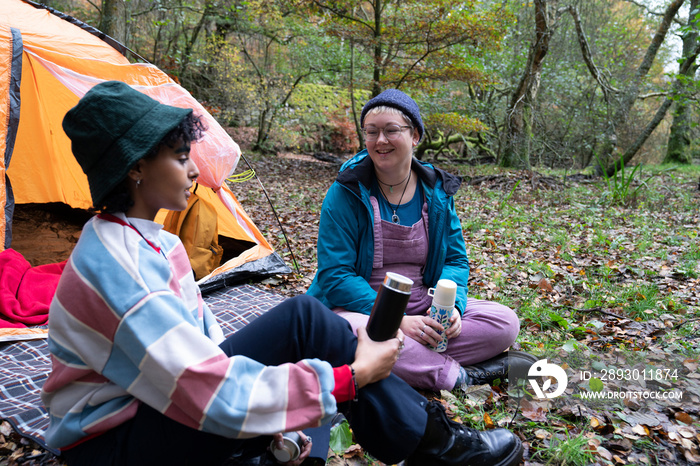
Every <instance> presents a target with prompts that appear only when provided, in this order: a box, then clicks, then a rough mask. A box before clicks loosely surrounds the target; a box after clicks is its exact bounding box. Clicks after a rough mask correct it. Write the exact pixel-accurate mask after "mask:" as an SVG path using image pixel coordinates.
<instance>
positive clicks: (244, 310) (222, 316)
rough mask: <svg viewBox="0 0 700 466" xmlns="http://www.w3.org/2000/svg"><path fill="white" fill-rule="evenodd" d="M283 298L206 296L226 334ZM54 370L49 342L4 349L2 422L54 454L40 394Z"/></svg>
mask: <svg viewBox="0 0 700 466" xmlns="http://www.w3.org/2000/svg"><path fill="white" fill-rule="evenodd" d="M283 300H284V298H283V297H281V296H277V295H274V294H272V293H269V292H266V291H263V290H260V289H258V288H255V287H253V286H250V285H241V286H237V287H231V288H224V289H221V290H218V291H214V292H212V293H210V294H208V295H207V296H205V297H204V301H206V302H207V304H208V305H209V307H210V308H211V310H212V312H214V314H216V316H217V317H218V318H219V322H220V324H221V328H222V329H223V331H224V335H226V336H228V335H230V334H232V333H234V332H235V331H236V330H238V329H241V328H243V326H245V325H246V324H248V323H250V322H251V321H253V320H254V319H255V318H256V317H258V316H260V315H262V314H263V313H264V312H265V311H267V310H269V309H270V308H272V307H274V306H275V305H277V304H279V303H280V302H282V301H283ZM50 371H51V359H50V357H49V349H48V344H47V342H46V340H29V341H21V342H17V343H11V344H4V345H2V346H0V419H3V420H8V421H9V422H10V424H12V426H13V427H14V428H15V429H16V430H17V432H19V433H20V434H21V435H23V436H25V437H28V438H31V439H32V440H34V441H35V442H37V443H38V444H39V445H41V446H42V447H43V448H46V449H47V450H49V451H52V452H53V453H56V454H57V453H58V452H57V451H56V450H53V449H51V448H48V447H47V446H46V443H45V442H44V437H43V433H44V430H46V428H47V427H48V423H49V417H48V414H47V412H46V410H45V409H44V405H43V404H42V402H41V398H40V396H39V393H40V391H41V387H42V385H43V384H44V381H45V380H46V379H47V377H48V375H49V372H50Z"/></svg>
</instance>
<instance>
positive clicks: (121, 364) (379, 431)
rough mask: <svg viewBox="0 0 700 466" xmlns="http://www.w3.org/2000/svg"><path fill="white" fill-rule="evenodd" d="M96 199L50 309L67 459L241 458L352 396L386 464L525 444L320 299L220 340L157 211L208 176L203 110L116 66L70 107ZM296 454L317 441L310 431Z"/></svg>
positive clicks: (68, 126) (516, 451) (47, 396)
mask: <svg viewBox="0 0 700 466" xmlns="http://www.w3.org/2000/svg"><path fill="white" fill-rule="evenodd" d="M63 127H64V130H65V132H66V134H67V135H68V137H69V138H70V139H71V143H72V149H73V153H74V155H75V157H76V159H77V160H78V162H79V164H80V165H81V167H82V169H83V171H84V172H85V173H86V175H87V177H88V182H89V184H90V192H91V195H92V198H93V204H94V207H95V209H96V210H97V211H98V212H100V213H99V214H98V215H96V216H95V217H93V218H92V219H91V220H90V221H88V222H87V223H86V225H85V227H84V228H83V231H82V234H81V236H80V239H79V241H78V244H77V245H76V247H75V249H74V251H73V253H72V254H71V257H70V259H69V260H68V263H67V265H66V268H65V271H64V272H63V274H62V276H61V280H60V283H59V285H58V288H57V290H56V295H55V297H54V300H53V302H52V304H51V308H50V311H49V349H50V351H51V357H52V364H53V370H52V372H51V374H50V375H49V377H48V379H47V380H46V382H45V384H44V386H43V389H42V398H43V400H44V403H45V405H46V407H47V410H48V411H49V417H50V425H49V428H48V430H47V432H46V435H45V437H46V441H47V443H48V444H49V445H50V446H53V447H56V448H59V449H60V450H61V453H62V456H63V457H64V458H65V460H66V461H67V463H68V464H69V465H97V464H100V465H102V464H113V465H129V466H132V465H154V464H167V465H180V464H183V465H184V464H197V465H209V464H212V465H218V464H224V463H226V464H236V463H241V462H244V461H246V458H257V457H259V456H260V455H261V454H264V453H265V450H266V448H267V446H268V445H270V441H271V438H272V439H274V440H275V441H276V442H277V444H278V445H279V446H280V447H283V444H282V435H281V433H280V432H283V431H285V432H286V431H297V430H300V429H303V428H307V427H313V426H318V425H321V424H323V423H327V422H329V421H330V420H331V419H332V418H333V416H334V415H335V414H336V413H337V412H338V411H341V412H342V413H343V414H345V416H346V417H347V418H348V419H349V420H350V422H351V425H352V427H353V431H354V433H355V436H356V438H357V439H358V441H359V442H360V443H361V444H362V446H363V447H364V448H365V449H366V450H367V451H369V452H370V453H371V454H373V455H374V456H376V457H377V458H378V459H380V460H381V461H384V462H386V463H397V462H399V461H401V460H402V459H404V458H409V462H410V461H413V462H414V463H413V464H435V465H439V464H462V465H463V464H501V465H515V464H517V463H518V462H519V461H520V457H521V454H522V452H521V450H522V447H521V445H520V442H519V441H518V440H517V438H516V437H515V436H514V435H513V434H512V433H511V432H509V431H507V430H505V429H497V430H494V431H490V432H487V433H480V432H476V431H474V430H471V429H465V428H463V427H462V426H460V425H458V424H455V423H451V422H450V421H448V420H447V419H446V417H445V414H444V410H441V409H439V407H437V406H436V405H435V403H428V402H427V400H426V399H425V398H424V397H422V396H421V395H419V394H418V393H417V392H416V391H414V390H413V389H412V388H411V387H409V386H408V385H407V384H406V383H405V382H403V381H402V380H401V379H399V378H398V377H396V376H394V375H392V374H390V372H391V368H392V367H393V364H394V362H395V361H396V359H397V358H398V355H399V348H400V347H401V346H402V345H403V334H402V333H399V334H398V336H397V337H396V338H394V339H391V340H388V341H385V342H382V343H377V342H373V341H371V340H370V339H369V338H368V337H367V334H366V332H365V331H364V330H363V329H360V331H359V332H358V336H357V337H355V335H354V334H353V332H352V331H351V329H350V327H349V325H348V324H347V322H346V321H345V320H343V319H341V318H339V317H338V316H336V315H335V314H334V313H333V312H331V311H330V310H329V309H327V308H326V307H324V306H323V305H322V304H321V303H320V302H319V301H318V300H316V299H314V298H311V297H308V296H299V297H297V298H292V299H289V300H286V301H284V302H283V303H281V304H280V305H278V306H277V307H275V308H273V309H271V310H269V311H268V312H266V313H265V314H264V315H262V316H261V317H259V318H257V319H256V320H254V321H253V322H252V323H250V324H248V325H247V326H245V327H244V328H243V329H241V330H239V331H237V332H236V333H234V334H233V335H231V336H229V337H228V338H226V339H224V337H223V332H222V331H221V329H220V327H219V326H218V324H217V322H216V319H215V317H214V316H213V314H212V313H211V311H210V310H209V308H208V307H207V306H206V304H205V303H204V301H203V300H202V297H201V294H200V292H199V288H198V287H197V285H196V283H195V282H194V278H193V274H192V270H191V267H190V265H189V260H188V259H187V255H186V253H185V250H184V247H183V246H182V243H180V241H179V239H178V238H177V237H176V236H174V235H171V234H170V233H167V232H164V231H163V230H162V228H161V226H160V225H158V224H156V223H154V221H153V220H154V217H155V215H156V213H157V212H158V210H159V209H161V208H166V209H174V210H178V209H184V208H185V206H186V205H187V198H188V192H189V191H188V190H189V188H190V187H191V185H192V182H193V180H194V179H195V178H196V177H197V175H198V170H197V167H196V166H195V164H194V163H193V162H192V160H191V159H190V158H189V151H190V144H191V143H194V142H196V141H197V140H198V138H199V137H200V136H201V134H202V131H203V130H204V128H203V127H202V125H201V124H200V123H199V119H198V118H197V117H195V116H193V115H192V110H190V109H181V108H176V107H171V106H168V105H164V104H161V103H159V102H157V101H155V100H153V99H151V98H150V97H147V96H146V95H144V94H142V93H140V92H138V91H136V90H134V89H132V88H131V87H130V86H128V85H126V84H124V83H121V82H117V81H108V82H105V83H101V84H98V85H96V86H95V87H93V88H92V89H91V90H90V91H88V92H87V93H86V94H85V96H84V97H83V98H82V99H81V100H80V101H79V102H78V104H77V105H76V106H75V107H74V108H72V109H71V110H70V111H69V112H68V113H67V115H66V117H65V118H64V121H63ZM300 439H301V440H302V448H301V454H300V456H299V458H298V459H296V460H293V461H290V462H288V463H286V464H290V465H298V464H300V463H301V462H302V461H304V459H305V458H307V456H308V454H309V450H310V448H311V445H310V439H309V438H308V437H306V436H305V435H304V434H303V433H301V434H300Z"/></svg>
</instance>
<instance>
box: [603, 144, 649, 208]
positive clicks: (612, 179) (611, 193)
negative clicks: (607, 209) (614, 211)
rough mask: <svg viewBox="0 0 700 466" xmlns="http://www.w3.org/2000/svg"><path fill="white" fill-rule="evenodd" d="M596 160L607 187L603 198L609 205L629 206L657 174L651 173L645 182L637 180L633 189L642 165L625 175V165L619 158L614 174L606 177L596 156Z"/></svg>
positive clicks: (605, 172)
mask: <svg viewBox="0 0 700 466" xmlns="http://www.w3.org/2000/svg"><path fill="white" fill-rule="evenodd" d="M596 160H597V161H598V164H599V166H600V169H601V171H602V174H603V177H604V179H605V183H606V185H607V187H608V189H607V191H606V192H605V193H604V196H605V198H606V200H607V202H609V203H610V204H611V205H629V204H631V203H632V202H635V201H636V200H637V193H638V192H639V190H640V189H642V188H646V187H647V182H648V181H649V180H650V179H652V178H653V177H654V176H656V175H657V174H655V173H653V174H651V175H650V176H649V177H647V178H646V179H645V180H641V179H640V180H639V181H638V185H637V187H635V188H633V182H634V181H635V176H636V175H637V173H639V178H641V176H642V165H641V164H639V165H636V166H635V167H634V168H633V169H632V170H631V171H627V173H625V163H624V161H623V159H622V156H620V160H619V162H618V163H616V164H615V173H613V175H612V176H608V174H607V171H606V167H605V165H604V164H603V162H601V160H600V159H599V158H598V155H597V154H596Z"/></svg>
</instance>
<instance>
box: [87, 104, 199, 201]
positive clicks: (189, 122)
mask: <svg viewBox="0 0 700 466" xmlns="http://www.w3.org/2000/svg"><path fill="white" fill-rule="evenodd" d="M206 130H207V128H206V126H205V125H204V122H203V121H202V117H201V116H200V115H195V114H194V113H190V114H188V115H187V116H186V117H185V118H184V119H183V120H182V121H181V122H180V124H179V125H177V126H176V127H175V128H173V129H172V130H171V131H170V132H169V133H168V134H166V135H165V137H164V138H163V139H161V141H160V142H159V143H158V144H156V145H155V146H154V147H153V148H152V149H151V150H150V151H148V152H147V153H146V155H144V156H143V157H142V158H141V160H144V159H145V160H153V159H154V158H155V157H156V155H158V152H160V149H161V148H162V147H163V146H168V147H174V146H175V144H177V143H178V142H184V143H186V144H190V143H192V142H196V141H199V140H200V139H201V138H202V136H203V135H204V132H205V131H206ZM100 204H101V205H99V206H98V205H95V206H93V207H92V208H91V209H90V211H91V212H93V213H105V214H113V213H116V212H126V211H127V210H129V209H130V208H131V206H133V205H134V200H133V199H132V198H131V195H130V194H129V189H128V181H127V177H125V178H124V179H123V180H122V181H121V182H120V183H119V184H118V185H116V186H115V187H114V189H112V191H110V192H109V194H107V195H106V196H105V197H104V199H103V200H102V202H100Z"/></svg>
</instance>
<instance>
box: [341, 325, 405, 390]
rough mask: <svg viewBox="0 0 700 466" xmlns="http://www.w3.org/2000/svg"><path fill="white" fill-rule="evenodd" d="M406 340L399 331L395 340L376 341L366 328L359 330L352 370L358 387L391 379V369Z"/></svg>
mask: <svg viewBox="0 0 700 466" xmlns="http://www.w3.org/2000/svg"><path fill="white" fill-rule="evenodd" d="M404 338H405V336H404V334H403V332H402V331H401V330H399V331H398V333H397V334H396V337H395V338H390V339H389V340H386V341H374V340H372V339H371V338H370V337H369V336H368V335H367V329H366V328H365V327H360V328H358V329H357V349H356V350H355V361H353V363H352V368H353V369H354V370H355V381H356V382H357V386H358V387H360V388H361V387H364V386H365V385H367V384H370V383H373V382H377V381H379V380H382V379H384V378H386V377H389V374H390V373H391V369H392V368H393V367H394V364H395V363H396V360H397V359H399V352H400V351H401V349H402V348H403V339H404Z"/></svg>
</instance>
